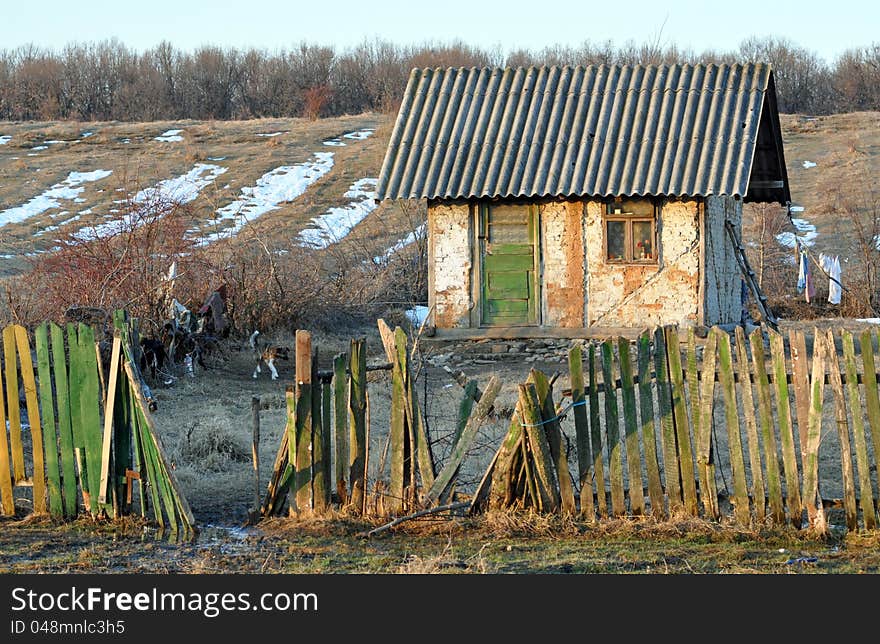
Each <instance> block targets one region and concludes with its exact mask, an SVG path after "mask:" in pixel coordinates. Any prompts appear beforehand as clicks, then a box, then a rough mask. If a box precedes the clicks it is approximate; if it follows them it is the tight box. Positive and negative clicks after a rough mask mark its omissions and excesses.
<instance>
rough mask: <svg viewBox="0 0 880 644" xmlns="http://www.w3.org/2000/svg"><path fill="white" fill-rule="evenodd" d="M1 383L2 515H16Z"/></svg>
mask: <svg viewBox="0 0 880 644" xmlns="http://www.w3.org/2000/svg"><path fill="white" fill-rule="evenodd" d="M3 394H4V392H3V383H2V381H0V515H2V516H14V515H15V496H14V494H13V490H12V470H11V468H10V462H9V440H8V439H7V438H6V427H7V425H6V405H5V403H4V400H3V398H4V396H3Z"/></svg>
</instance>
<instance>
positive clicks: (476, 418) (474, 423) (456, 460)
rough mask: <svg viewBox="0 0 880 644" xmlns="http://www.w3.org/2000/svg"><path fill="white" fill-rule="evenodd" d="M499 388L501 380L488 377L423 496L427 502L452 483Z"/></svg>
mask: <svg viewBox="0 0 880 644" xmlns="http://www.w3.org/2000/svg"><path fill="white" fill-rule="evenodd" d="M500 389H501V381H500V380H499V379H498V376H495V375H493V376H492V377H491V378H489V382H488V384H487V385H486V390H485V392H484V393H483V397H482V399H481V400H480V402H479V404H478V405H477V408H476V410H474V413H473V414H471V415H470V417H469V418H468V420H467V421H466V424H465V427H464V430H463V431H462V432H461V435H460V436H459V438H458V440H457V441H456V443H455V447H454V448H453V450H452V454H451V455H450V457H449V461H448V462H447V463H446V464H445V465H444V466H443V469H442V470H440V473H439V474H438V475H437V478H435V479H434V484H433V485H432V486H431V487H430V489H429V490H428V492H427V494H426V496H425V499H426V501H427V502H428V503H436V502H437V500H439V499H440V498H441V497H442V496H443V493H444V492H445V491H446V489H447V488H448V487H449V486H450V485H451V484H452V482H453V480H454V476H455V473H456V472H457V471H458V468H459V467H460V466H461V463H462V461H463V460H464V457H465V454H466V453H467V450H468V449H469V448H470V446H471V443H473V440H474V438H476V436H477V432H478V431H479V429H480V426H481V425H482V423H483V421H484V420H485V419H486V416H487V415H488V413H489V409H490V408H491V407H492V404H493V403H494V401H495V397H496V396H497V395H498V392H499V391H500Z"/></svg>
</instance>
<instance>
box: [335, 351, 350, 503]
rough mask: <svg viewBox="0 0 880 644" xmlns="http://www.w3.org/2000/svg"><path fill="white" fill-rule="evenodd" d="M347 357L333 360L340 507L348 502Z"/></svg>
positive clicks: (337, 489)
mask: <svg viewBox="0 0 880 644" xmlns="http://www.w3.org/2000/svg"><path fill="white" fill-rule="evenodd" d="M345 362H346V355H345V354H344V353H340V354H338V355H336V357H334V358H333V411H334V417H333V422H334V429H335V432H334V433H335V438H336V463H335V465H336V495H337V496H338V497H339V505H340V507H342V506H344V505H345V504H346V503H347V502H348V486H347V485H346V482H345V480H346V476H347V472H346V469H347V468H348V391H347V390H346V387H345V385H346V377H345Z"/></svg>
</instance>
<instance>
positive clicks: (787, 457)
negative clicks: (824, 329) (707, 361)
mask: <svg viewBox="0 0 880 644" xmlns="http://www.w3.org/2000/svg"><path fill="white" fill-rule="evenodd" d="M767 334H768V336H769V337H770V355H771V357H772V359H773V384H774V386H775V388H776V415H777V418H778V420H777V422H778V426H779V442H780V443H781V444H782V466H783V469H784V470H785V480H786V484H787V489H788V498H789V509H790V510H792V517H791V518H792V522H794V523H796V525H797V524H800V512H799V511H796V510H795V508H796V507H797V503H798V501H799V500H800V498H799V496H798V479H799V477H798V462H797V450H796V448H795V444H794V431H793V429H792V426H791V402H790V400H789V393H788V378H787V377H786V366H785V347H784V344H783V341H782V335H780V334H779V333H777V332H775V331H772V330H771V331H768V332H767ZM823 381H824V377H823Z"/></svg>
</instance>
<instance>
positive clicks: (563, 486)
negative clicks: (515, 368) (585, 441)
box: [529, 369, 575, 515]
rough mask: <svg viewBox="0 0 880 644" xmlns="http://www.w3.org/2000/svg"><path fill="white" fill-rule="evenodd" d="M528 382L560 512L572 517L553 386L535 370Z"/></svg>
mask: <svg viewBox="0 0 880 644" xmlns="http://www.w3.org/2000/svg"><path fill="white" fill-rule="evenodd" d="M529 380H530V381H531V382H532V383H533V384H534V385H535V392H536V393H537V394H538V404H539V409H540V411H541V419H542V421H541V422H542V426H543V428H544V434H545V435H546V436H547V444H548V445H549V446H550V457H551V459H552V460H553V465H554V470H555V472H556V481H557V483H558V484H559V499H560V504H561V506H562V511H563V512H565V513H567V514H569V515H574V513H575V502H574V486H573V485H572V482H571V472H570V471H569V469H568V458H567V455H566V453H565V450H564V449H563V446H562V427H560V425H559V417H558V414H557V412H556V405H554V403H553V385H552V384H551V382H550V380H549V379H548V378H547V375H546V374H544V373H543V372H542V371H538V370H537V369H532V370H531V371H530V372H529Z"/></svg>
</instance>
